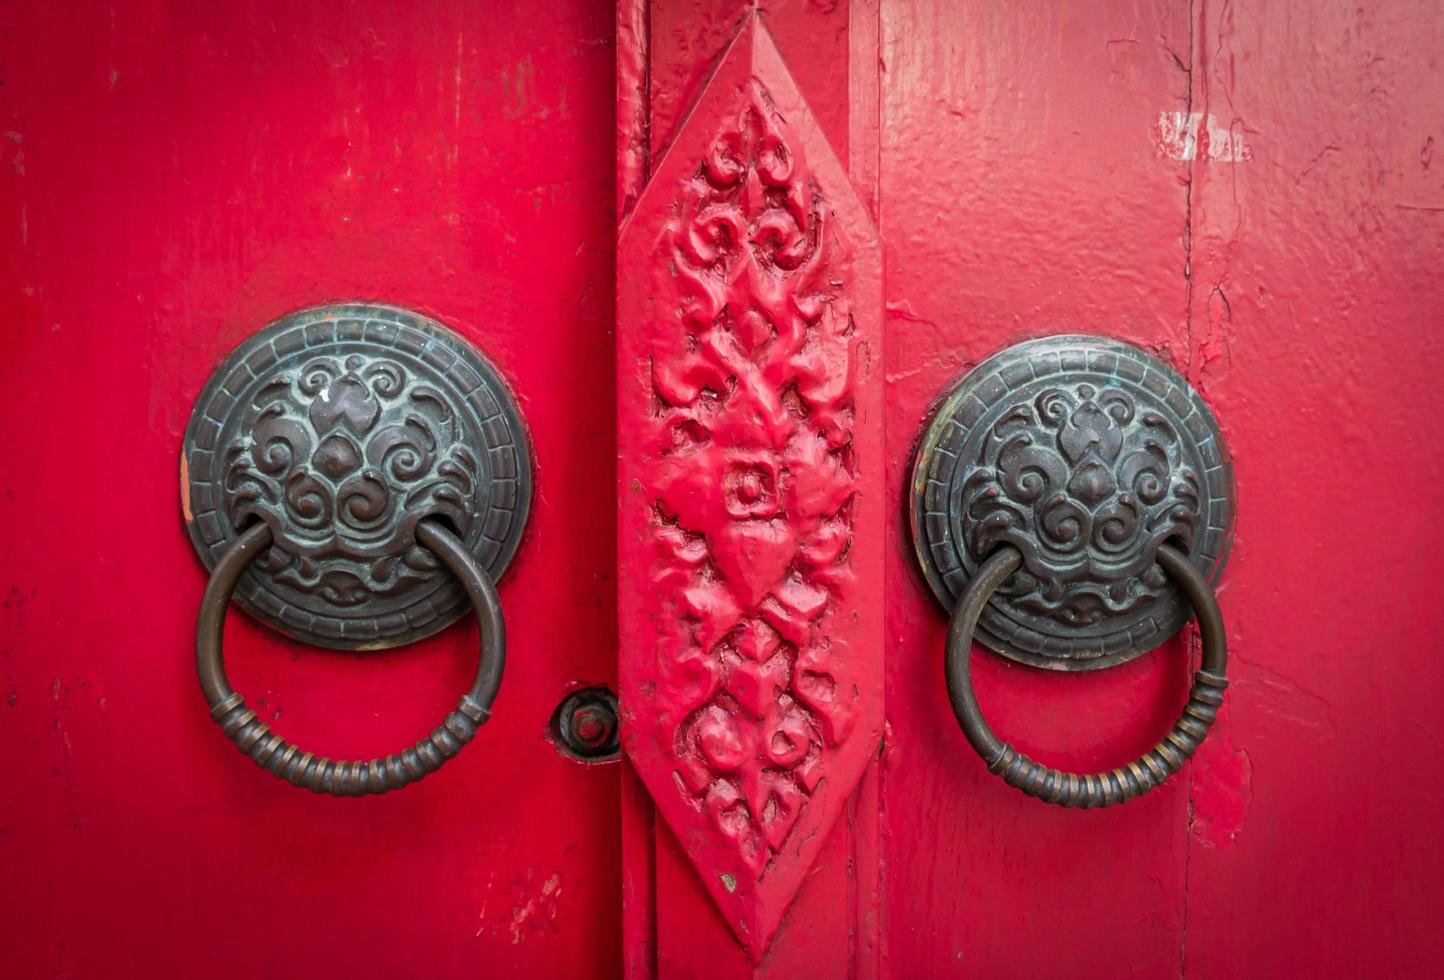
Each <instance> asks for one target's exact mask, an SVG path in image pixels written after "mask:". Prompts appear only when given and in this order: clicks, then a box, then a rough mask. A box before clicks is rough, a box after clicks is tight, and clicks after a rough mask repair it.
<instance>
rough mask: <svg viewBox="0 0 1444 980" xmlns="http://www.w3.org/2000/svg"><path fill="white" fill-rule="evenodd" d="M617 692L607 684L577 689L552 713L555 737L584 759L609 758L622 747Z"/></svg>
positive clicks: (597, 759)
mask: <svg viewBox="0 0 1444 980" xmlns="http://www.w3.org/2000/svg"><path fill="white" fill-rule="evenodd" d="M619 735H620V732H619V725H618V723H617V696H616V695H615V694H613V693H612V692H611V691H609V690H607V689H606V688H605V687H588V688H585V689H583V690H580V691H573V692H572V693H571V694H569V695H567V696H566V697H565V698H563V699H562V703H561V704H559V705H558V706H557V710H556V713H555V714H553V715H552V737H553V738H554V739H555V740H556V742H557V744H558V745H559V746H561V748H562V750H563V751H564V752H566V753H567V754H568V755H571V756H574V757H576V758H578V759H580V760H582V761H583V762H606V761H608V760H610V759H615V758H616V757H617V753H618V752H619V751H620V748H621V746H620V741H619Z"/></svg>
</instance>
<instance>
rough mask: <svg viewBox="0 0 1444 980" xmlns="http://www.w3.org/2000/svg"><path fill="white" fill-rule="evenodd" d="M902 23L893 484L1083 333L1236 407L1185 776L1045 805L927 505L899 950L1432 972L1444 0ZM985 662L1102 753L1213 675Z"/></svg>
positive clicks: (898, 777) (1134, 966)
mask: <svg viewBox="0 0 1444 980" xmlns="http://www.w3.org/2000/svg"><path fill="white" fill-rule="evenodd" d="M882 12H883V21H882V22H883V52H884V63H885V65H886V68H885V70H884V71H883V73H882V79H883V87H882V91H883V101H882V105H883V108H882V134H883V152H882V198H881V200H882V205H881V212H882V215H883V221H882V234H883V238H884V242H885V246H886V254H887V260H888V261H887V267H886V283H887V284H886V292H887V297H888V317H889V318H888V335H887V344H888V365H889V367H888V372H889V397H888V405H889V409H890V413H889V415H888V420H887V425H888V454H889V461H890V466H891V467H892V469H891V470H890V472H889V480H888V485H889V487H890V488H892V489H893V490H894V491H895V492H901V490H902V488H903V487H904V484H905V481H906V474H907V467H908V465H909V460H910V456H911V452H912V448H913V440H914V439H915V438H916V434H917V433H918V431H919V428H918V427H919V425H920V420H921V419H922V418H923V417H924V416H925V414H926V411H927V407H928V404H929V402H930V400H931V399H932V398H933V397H934V396H935V395H936V394H937V393H938V392H939V391H940V390H941V389H942V387H943V386H944V385H946V384H947V383H948V381H950V380H951V379H952V378H953V377H955V376H957V375H958V374H959V373H961V372H962V371H964V370H966V369H967V368H968V367H969V366H971V365H972V364H975V363H977V362H978V361H979V360H980V359H981V358H982V357H984V356H986V355H988V354H990V353H992V352H993V351H996V350H998V349H1001V348H1002V347H1004V346H1007V345H1009V344H1011V343H1014V342H1016V341H1018V340H1020V339H1023V338H1025V337H1029V336H1037V335H1042V334H1046V333H1051V332H1060V331H1065V330H1066V331H1084V332H1095V333H1100V334H1104V335H1108V336H1113V337H1120V338H1123V339H1127V340H1131V341H1133V342H1135V343H1138V344H1140V345H1142V346H1143V347H1145V348H1147V349H1150V350H1153V351H1155V352H1157V353H1158V354H1159V355H1160V356H1162V357H1164V358H1165V359H1166V360H1169V361H1170V362H1171V363H1173V364H1174V365H1175V366H1176V367H1177V368H1178V369H1179V370H1180V371H1181V372H1183V373H1184V374H1185V376H1186V377H1187V378H1188V380H1189V381H1190V382H1191V383H1192V384H1193V385H1195V386H1196V387H1197V388H1198V389H1199V391H1200V392H1201V393H1202V395H1203V397H1204V398H1205V400H1206V401H1208V403H1209V404H1210V406H1211V407H1212V409H1213V411H1214V412H1215V414H1216V416H1217V417H1218V419H1219V420H1220V423H1221V424H1222V427H1223V430H1224V434H1225V437H1226V438H1227V439H1228V441H1229V444H1230V446H1231V448H1232V451H1233V457H1234V462H1235V466H1236V471H1237V477H1238V502H1239V503H1238V524H1237V537H1236V540H1235V543H1234V548H1233V553H1232V555H1231V557H1230V559H1229V564H1228V566H1227V568H1226V569H1225V571H1224V575H1223V579H1222V582H1221V584H1220V597H1221V602H1222V605H1223V610H1224V614H1225V619H1226V621H1227V623H1228V627H1229V642H1230V648H1231V649H1230V654H1231V657H1230V665H1229V674H1230V680H1231V684H1230V688H1229V693H1228V695H1227V698H1226V701H1225V706H1224V709H1223V713H1222V715H1221V718H1220V721H1219V724H1218V726H1217V727H1216V729H1215V730H1214V732H1213V734H1212V735H1210V737H1209V739H1208V740H1207V741H1206V742H1205V743H1204V745H1203V747H1202V748H1201V749H1200V751H1199V753H1198V755H1197V757H1196V758H1195V760H1194V761H1193V762H1192V763H1191V765H1190V766H1189V767H1188V769H1187V771H1185V772H1184V773H1181V774H1180V775H1179V777H1177V778H1176V779H1174V780H1173V781H1172V782H1171V783H1169V784H1167V785H1165V786H1164V787H1162V788H1160V789H1159V790H1157V791H1155V792H1154V793H1152V794H1150V795H1149V796H1147V797H1145V798H1143V799H1141V800H1139V801H1137V802H1133V803H1129V804H1128V805H1127V806H1124V807H1122V808H1114V809H1109V810H1105V811H1099V812H1082V813H1079V812H1069V811H1063V810H1059V809H1056V808H1051V807H1048V806H1045V805H1042V804H1039V803H1037V802H1036V801H1033V800H1029V799H1025V798H1023V797H1022V796H1020V795H1019V794H1017V793H1016V792H1014V791H1013V790H1011V789H1009V788H1007V787H1006V786H1004V785H1003V784H1002V783H1001V782H1000V781H998V780H996V779H994V778H992V777H990V776H988V775H987V773H986V772H985V770H984V768H983V766H982V765H981V763H980V762H979V761H978V760H977V759H976V758H974V757H973V756H972V754H971V752H970V751H969V750H968V748H967V745H966V743H965V742H964V740H963V739H962V737H961V735H960V734H959V732H958V731H957V730H956V728H955V725H954V722H953V719H952V717H951V715H950V712H949V711H948V708H947V702H946V700H945V697H944V693H943V687H942V678H941V669H940V663H941V651H942V646H941V643H942V639H941V638H942V633H943V628H944V623H943V619H942V617H941V616H940V615H939V614H938V612H937V611H936V609H935V608H934V605H933V602H932V600H931V598H930V596H929V595H928V594H927V591H926V589H925V587H924V586H923V584H922V583H921V581H920V579H919V578H918V576H917V575H916V573H915V571H914V569H913V562H912V558H911V555H910V554H909V553H908V549H907V544H906V541H907V539H906V527H905V524H904V522H903V521H902V520H901V519H899V521H898V526H897V528H896V530H895V533H893V534H892V535H891V536H890V537H891V540H892V541H893V543H894V545H895V546H896V550H895V551H894V553H893V555H892V564H891V565H890V568H889V590H888V595H889V600H888V601H889V614H888V630H889V639H890V641H892V642H891V644H890V648H889V673H888V681H889V685H888V719H889V727H890V737H889V739H888V749H887V752H886V754H885V756H884V770H883V792H882V799H883V806H884V812H885V814H886V822H885V834H886V836H885V841H884V853H885V860H886V866H887V868H888V874H887V877H886V880H885V888H886V894H887V896H888V900H887V910H888V911H887V917H888V918H887V922H888V928H887V933H886V951H887V956H888V961H889V963H890V965H891V968H892V969H894V970H897V971H899V974H900V975H916V974H923V975H938V974H945V973H954V972H956V973H961V974H962V975H969V976H971V975H981V976H987V975H1003V976H1031V975H1066V976H1117V975H1119V974H1121V973H1125V972H1127V973H1136V974H1140V975H1144V976H1171V975H1175V974H1189V975H1195V974H1198V975H1204V976H1236V975H1259V976H1263V975H1277V974H1282V973H1296V972H1299V971H1303V972H1309V973H1314V974H1316V975H1323V976H1350V975H1357V974H1358V973H1361V972H1371V973H1372V972H1378V973H1386V974H1390V975H1410V976H1422V975H1427V973H1428V972H1429V970H1430V969H1431V968H1432V957H1433V956H1434V955H1437V942H1436V941H1435V940H1434V939H1432V937H1431V932H1432V926H1431V925H1430V924H1429V923H1432V921H1433V919H1435V918H1437V917H1438V914H1439V911H1440V908H1441V901H1440V892H1439V887H1438V881H1439V872H1440V870H1441V860H1444V854H1441V851H1440V849H1439V848H1438V847H1437V845H1436V844H1435V843H1432V842H1426V841H1425V840H1424V838H1423V837H1421V836H1420V833H1419V828H1421V827H1423V826H1425V825H1426V823H1425V821H1426V820H1427V815H1428V814H1429V813H1432V812H1433V811H1434V810H1435V809H1436V808H1437V807H1438V805H1439V791H1438V788H1437V786H1435V785H1434V783H1433V781H1430V780H1427V779H1425V780H1422V781H1421V780H1420V779H1419V776H1420V774H1421V773H1423V772H1433V771H1436V770H1438V769H1439V768H1440V764H1441V761H1444V759H1441V750H1440V744H1441V743H1440V740H1439V737H1438V725H1437V721H1436V719H1435V715H1436V714H1437V713H1436V712H1433V711H1432V710H1431V709H1430V707H1429V704H1430V700H1431V699H1432V697H1433V696H1434V695H1435V694H1437V692H1438V691H1439V689H1440V681H1441V677H1440V672H1439V667H1438V663H1437V658H1436V657H1435V656H1433V650H1435V649H1436V648H1437V646H1438V643H1437V640H1436V639H1435V637H1436V636H1437V634H1438V632H1439V628H1440V626H1441V616H1444V612H1441V610H1444V602H1441V598H1444V596H1441V591H1440V586H1439V584H1438V578H1439V576H1438V574H1437V567H1436V565H1437V558H1436V557H1435V556H1434V555H1433V554H1432V553H1431V554H1427V555H1420V554H1419V553H1418V551H1417V548H1416V547H1415V545H1416V543H1417V540H1418V535H1419V534H1420V533H1422V534H1424V535H1425V536H1427V534H1428V532H1427V531H1425V530H1423V529H1425V528H1432V526H1433V524H1434V523H1435V522H1436V521H1437V518H1438V513H1439V510H1440V503H1441V498H1440V496H1439V494H1438V491H1437V488H1436V484H1437V482H1438V474H1439V473H1440V471H1441V461H1444V457H1441V452H1440V450H1439V449H1438V448H1437V446H1436V445H1434V444H1433V443H1432V442H1429V441H1428V440H1421V439H1420V438H1419V437H1418V435H1417V432H1418V431H1419V429H1418V426H1419V424H1420V422H1421V421H1422V420H1424V419H1427V418H1431V417H1432V415H1433V413H1434V412H1436V411H1437V410H1438V407H1439V405H1440V396H1439V394H1438V385H1437V383H1435V379H1437V377H1438V375H1439V371H1440V369H1441V367H1444V351H1441V348H1440V345H1439V344H1438V343H1437V342H1436V341H1435V339H1434V338H1433V327H1432V324H1434V323H1437V322H1439V320H1440V316H1441V312H1444V289H1441V287H1440V280H1439V277H1438V275H1437V274H1436V273H1435V272H1434V271H1433V270H1435V269H1436V268H1437V266H1438V264H1439V258H1440V253H1441V248H1444V236H1441V233H1440V230H1439V226H1438V223H1437V221H1435V220H1434V219H1435V218H1437V216H1438V215H1437V213H1436V211H1437V209H1438V207H1439V206H1440V204H1441V202H1444V196H1441V190H1444V183H1441V179H1440V177H1439V176H1438V169H1437V167H1438V165H1437V163H1435V162H1434V160H1433V157H1432V147H1433V145H1434V142H1435V141H1436V140H1437V138H1438V135H1437V132H1436V130H1437V126H1438V115H1439V92H1440V91H1441V87H1440V85H1439V80H1438V71H1437V66H1431V63H1430V60H1429V58H1430V56H1428V55H1426V54H1425V52H1437V51H1438V50H1439V45H1440V30H1441V23H1440V18H1439V17H1438V15H1437V12H1430V13H1427V14H1426V13H1424V12H1423V11H1422V10H1421V9H1420V8H1418V7H1416V6H1413V5H1408V4H1390V5H1384V6H1383V7H1381V8H1378V9H1375V10H1369V11H1365V10H1361V9H1355V8H1353V7H1347V5H1326V6H1324V7H1314V6H1310V5H1289V4H1282V5H1280V4H1274V5H1269V6H1268V7H1267V8H1263V7H1257V6H1254V7H1249V8H1247V9H1245V8H1241V7H1239V6H1238V5H1230V4H1223V5H1218V4H1208V5H1204V4H1179V3H1160V4H1152V5H1142V6H1141V5H1137V4H1076V5H1071V4H1066V5H1051V6H1048V7H1045V8H1036V7H1035V8H1020V7H1013V8H1006V7H1004V6H1003V5H995V4H956V3H946V4H944V3H938V4H926V3H910V2H906V3H905V2H901V0H897V2H886V0H885V2H884V3H883V7H882ZM894 513H900V507H899V508H894ZM1410 528H1412V529H1418V530H1417V531H1411V530H1406V529H1410ZM1406 568H1407V569H1408V571H1404V569H1406ZM976 663H977V666H976V669H975V673H976V675H977V687H978V692H979V698H980V700H981V701H982V703H983V706H984V709H985V711H986V712H987V713H988V714H989V716H990V718H995V719H996V720H997V724H998V727H999V729H1000V731H1002V732H1004V733H1005V737H1007V738H1009V739H1010V740H1014V741H1015V742H1016V743H1017V744H1019V745H1020V747H1021V748H1022V749H1023V750H1024V751H1027V752H1029V753H1030V754H1035V756H1041V757H1042V758H1044V759H1046V760H1048V761H1049V762H1052V763H1053V764H1061V765H1065V766H1074V767H1102V766H1111V765H1115V764H1118V763H1120V762H1123V761H1125V760H1126V759H1128V758H1130V757H1132V756H1134V755H1136V754H1137V753H1138V751H1139V750H1140V749H1142V748H1145V747H1147V746H1148V745H1149V744H1151V743H1152V741H1153V740H1154V739H1156V738H1157V737H1158V736H1159V735H1160V734H1161V733H1162V732H1163V731H1165V730H1166V728H1167V726H1168V724H1169V723H1170V721H1171V719H1172V717H1173V716H1174V715H1175V714H1176V712H1177V710H1178V707H1179V705H1180V704H1181V702H1182V700H1183V697H1184V692H1185V690H1186V687H1187V677H1188V669H1189V665H1188V656H1187V651H1186V649H1185V646H1184V640H1182V639H1176V640H1174V641H1172V642H1170V643H1168V644H1166V645H1165V646H1164V647H1162V648H1160V649H1159V650H1157V651H1155V652H1153V653H1151V654H1149V655H1147V656H1145V657H1143V658H1141V659H1140V660H1138V661H1135V662H1133V663H1131V664H1128V665H1125V666H1122V667H1118V668H1114V669H1111V670H1107V671H1103V672H1100V673H1097V674H1089V675H1062V676H1055V675H1051V674H1046V673H1043V672H1039V671H1034V670H1029V669H1027V668H1023V667H1017V666H1012V665H1009V664H1007V663H1005V662H1004V661H1002V660H1001V659H1000V658H997V657H994V656H991V655H989V654H986V653H983V654H980V655H979V657H978V658H977V660H976ZM1391 746H1392V747H1396V748H1391Z"/></svg>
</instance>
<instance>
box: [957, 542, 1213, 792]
mask: <svg viewBox="0 0 1444 980" xmlns="http://www.w3.org/2000/svg"><path fill="white" fill-rule="evenodd" d="M1022 563H1023V556H1022V554H1020V553H1019V552H1018V550H1017V549H1016V548H1013V547H1011V546H1007V545H1005V546H1003V547H1001V548H999V549H998V550H997V551H995V552H993V554H991V555H990V556H989V557H988V559H987V560H986V561H985V562H983V564H982V566H981V567H980V568H979V569H978V571H977V573H976V574H975V575H973V577H972V578H971V579H969V581H968V585H967V588H965V589H964V590H963V593H962V595H960V596H958V604H957V605H956V606H954V607H953V618H952V622H951V623H950V624H949V627H948V646H947V664H946V668H947V676H948V697H949V698H950V699H951V700H952V703H953V713H954V714H955V715H957V716H958V724H960V725H961V726H962V728H963V734H965V735H967V737H968V741H969V742H970V743H971V744H972V746H973V748H974V749H975V750H976V751H977V753H978V755H980V756H982V757H983V761H985V762H986V763H987V764H988V771H989V772H991V773H993V774H995V775H1001V776H1002V777H1003V781H1004V782H1005V783H1007V784H1008V785H1009V786H1014V787H1017V788H1018V789H1020V790H1022V791H1023V792H1024V793H1026V794H1028V795H1029V796H1033V797H1037V798H1038V799H1040V800H1043V801H1044V802H1047V803H1056V804H1058V805H1059V806H1077V807H1095V806H1112V805H1113V804H1115V803H1126V802H1127V801H1128V800H1131V799H1133V798H1134V797H1138V796H1142V795H1143V794H1144V793H1146V792H1148V791H1149V790H1150V789H1152V788H1153V787H1155V786H1157V785H1159V784H1160V783H1162V782H1163V781H1164V780H1165V779H1167V778H1168V777H1169V776H1172V775H1173V774H1174V773H1176V772H1178V770H1179V769H1181V768H1183V764H1184V763H1185V762H1187V761H1188V759H1189V757H1190V756H1192V755H1193V753H1194V752H1195V751H1196V750H1197V749H1198V746H1199V744H1200V743H1201V742H1202V741H1203V739H1204V737H1205V736H1207V735H1208V730H1209V728H1210V727H1212V725H1213V721H1214V718H1216V717H1217V716H1218V708H1219V705H1221V704H1223V691H1224V688H1225V687H1227V686H1228V681H1227V680H1226V679H1225V676H1224V671H1225V669H1226V666H1227V662H1228V645H1227V641H1226V639H1225V635H1224V628H1223V614H1222V613H1221V612H1220V611H1219V608H1218V600H1217V598H1216V597H1215V596H1214V594H1213V589H1212V588H1211V587H1210V586H1209V584H1208V580H1207V579H1205V578H1204V577H1203V575H1202V573H1200V572H1199V570H1198V569H1197V568H1195V567H1194V565H1193V563H1192V562H1190V561H1189V560H1188V556H1187V555H1185V554H1184V553H1183V552H1181V551H1179V550H1178V549H1177V548H1173V547H1170V546H1169V545H1166V544H1165V545H1162V546H1160V547H1159V549H1158V564H1159V565H1161V566H1163V570H1164V571H1165V572H1167V573H1168V576H1169V578H1171V579H1173V581H1174V583H1176V584H1177V585H1178V587H1179V588H1180V589H1182V590H1183V594H1184V595H1185V596H1187V597H1188V601H1189V602H1190V603H1192V605H1193V612H1194V615H1195V616H1196V617H1197V618H1198V627H1199V632H1200V633H1201V634H1202V638H1203V661H1202V663H1201V664H1200V665H1199V670H1198V671H1197V672H1196V673H1195V674H1194V675H1193V686H1192V687H1191V688H1190V689H1189V692H1188V703H1187V704H1186V705H1184V707H1183V714H1182V715H1180V716H1179V718H1178V721H1176V722H1174V724H1173V728H1172V729H1171V730H1170V731H1169V733H1168V734H1167V735H1165V736H1164V737H1163V740H1162V741H1160V742H1159V743H1158V744H1157V745H1155V746H1154V747H1153V748H1151V749H1149V750H1148V751H1147V752H1145V753H1144V754H1143V757H1142V758H1140V759H1139V760H1138V761H1136V762H1130V763H1129V764H1128V765H1126V766H1119V767H1118V768H1117V769H1112V770H1110V771H1108V772H1104V773H1097V774H1094V773H1089V774H1079V773H1072V772H1063V771H1061V770H1058V769H1053V768H1050V767H1048V766H1044V765H1041V764H1039V763H1037V762H1034V761H1033V760H1032V759H1030V758H1028V757H1027V756H1026V755H1024V754H1023V753H1021V752H1019V751H1018V750H1017V749H1015V748H1013V747H1012V746H1011V745H1008V744H1007V743H1006V742H1003V741H1002V740H1000V739H999V738H998V736H997V735H995V734H994V733H993V730H992V728H990V727H989V726H988V723H987V721H985V720H984V718H983V713H982V711H980V710H979V708H978V699H977V697H975V696H974V694H973V681H972V674H971V669H970V660H971V657H972V647H973V628H974V627H975V626H977V623H978V616H979V615H980V614H981V613H982V611H983V607H984V606H986V605H987V604H988V600H989V599H991V598H992V597H993V593H994V591H996V590H997V588H998V586H1000V585H1002V584H1003V582H1004V581H1006V580H1007V578H1008V576H1010V575H1012V574H1013V573H1014V572H1015V571H1017V570H1018V568H1019V567H1020V566H1021V565H1022Z"/></svg>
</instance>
